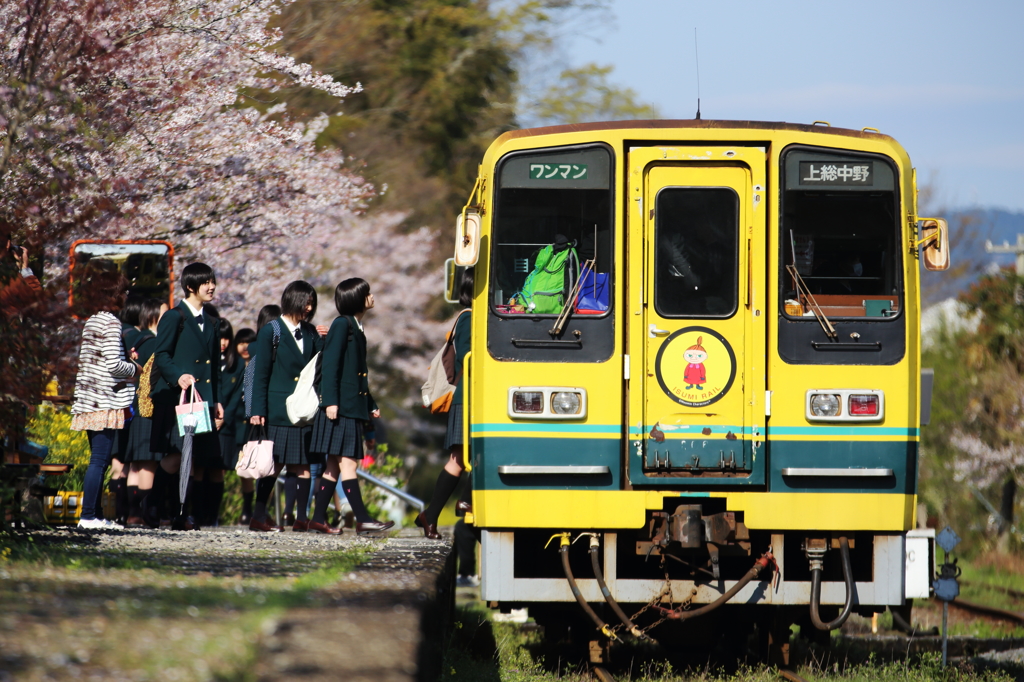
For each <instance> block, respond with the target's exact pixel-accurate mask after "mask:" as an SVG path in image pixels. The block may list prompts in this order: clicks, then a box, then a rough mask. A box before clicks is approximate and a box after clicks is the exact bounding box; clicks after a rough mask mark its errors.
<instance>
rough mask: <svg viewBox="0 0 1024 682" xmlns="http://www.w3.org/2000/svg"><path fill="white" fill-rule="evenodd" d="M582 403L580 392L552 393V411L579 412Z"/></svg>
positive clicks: (557, 412)
mask: <svg viewBox="0 0 1024 682" xmlns="http://www.w3.org/2000/svg"><path fill="white" fill-rule="evenodd" d="M582 404H583V401H582V400H580V394H579V393H574V392H569V391H559V392H558V393H552V394H551V411H552V412H554V413H555V414H579V413H580V407H581V406H582Z"/></svg>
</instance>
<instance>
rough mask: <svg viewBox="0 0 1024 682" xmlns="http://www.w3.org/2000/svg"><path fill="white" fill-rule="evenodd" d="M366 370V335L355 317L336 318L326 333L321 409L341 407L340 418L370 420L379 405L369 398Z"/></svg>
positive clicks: (339, 410)
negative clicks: (332, 406) (334, 406)
mask: <svg viewBox="0 0 1024 682" xmlns="http://www.w3.org/2000/svg"><path fill="white" fill-rule="evenodd" d="M368 373H369V372H368V370H367V368H366V335H365V334H363V332H362V330H361V329H359V325H358V324H356V320H355V318H354V317H349V316H347V315H345V316H341V317H336V318H334V322H333V323H331V329H330V331H328V332H327V344H326V345H325V346H324V360H323V363H322V365H321V382H320V406H321V407H330V406H331V405H337V406H338V416H340V417H348V418H349V419H362V420H363V421H367V420H369V419H370V413H371V412H373V411H374V410H376V409H377V403H376V402H375V401H374V399H373V396H372V395H370V381H369V379H368V378H367V376H366V375H367V374H368Z"/></svg>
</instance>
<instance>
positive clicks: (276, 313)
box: [256, 303, 281, 331]
mask: <svg viewBox="0 0 1024 682" xmlns="http://www.w3.org/2000/svg"><path fill="white" fill-rule="evenodd" d="M279 317H281V306H279V305H276V304H274V303H270V304H268V305H265V306H263V307H262V308H260V314H259V315H257V316H256V331H259V330H260V329H263V326H264V325H265V324H267V322H270V321H271V320H276V319H277V318H279Z"/></svg>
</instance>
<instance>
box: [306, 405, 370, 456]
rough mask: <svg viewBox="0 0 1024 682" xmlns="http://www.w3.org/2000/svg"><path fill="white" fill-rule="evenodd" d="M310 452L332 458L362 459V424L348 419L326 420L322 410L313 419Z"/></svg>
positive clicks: (356, 420) (359, 421)
mask: <svg viewBox="0 0 1024 682" xmlns="http://www.w3.org/2000/svg"><path fill="white" fill-rule="evenodd" d="M310 450H312V451H313V452H316V453H320V454H324V455H332V456H334V457H351V458H352V459H362V458H363V422H362V421H361V420H359V419H350V418H349V417H338V418H337V419H333V420H332V419H328V418H327V415H326V414H324V411H323V410H320V411H319V412H317V413H316V417H315V418H314V419H313V442H312V445H310Z"/></svg>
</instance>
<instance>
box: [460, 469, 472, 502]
mask: <svg viewBox="0 0 1024 682" xmlns="http://www.w3.org/2000/svg"><path fill="white" fill-rule="evenodd" d="M459 502H466V503H467V504H473V474H469V475H468V476H466V485H464V486H462V495H461V496H460V497H459Z"/></svg>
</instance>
